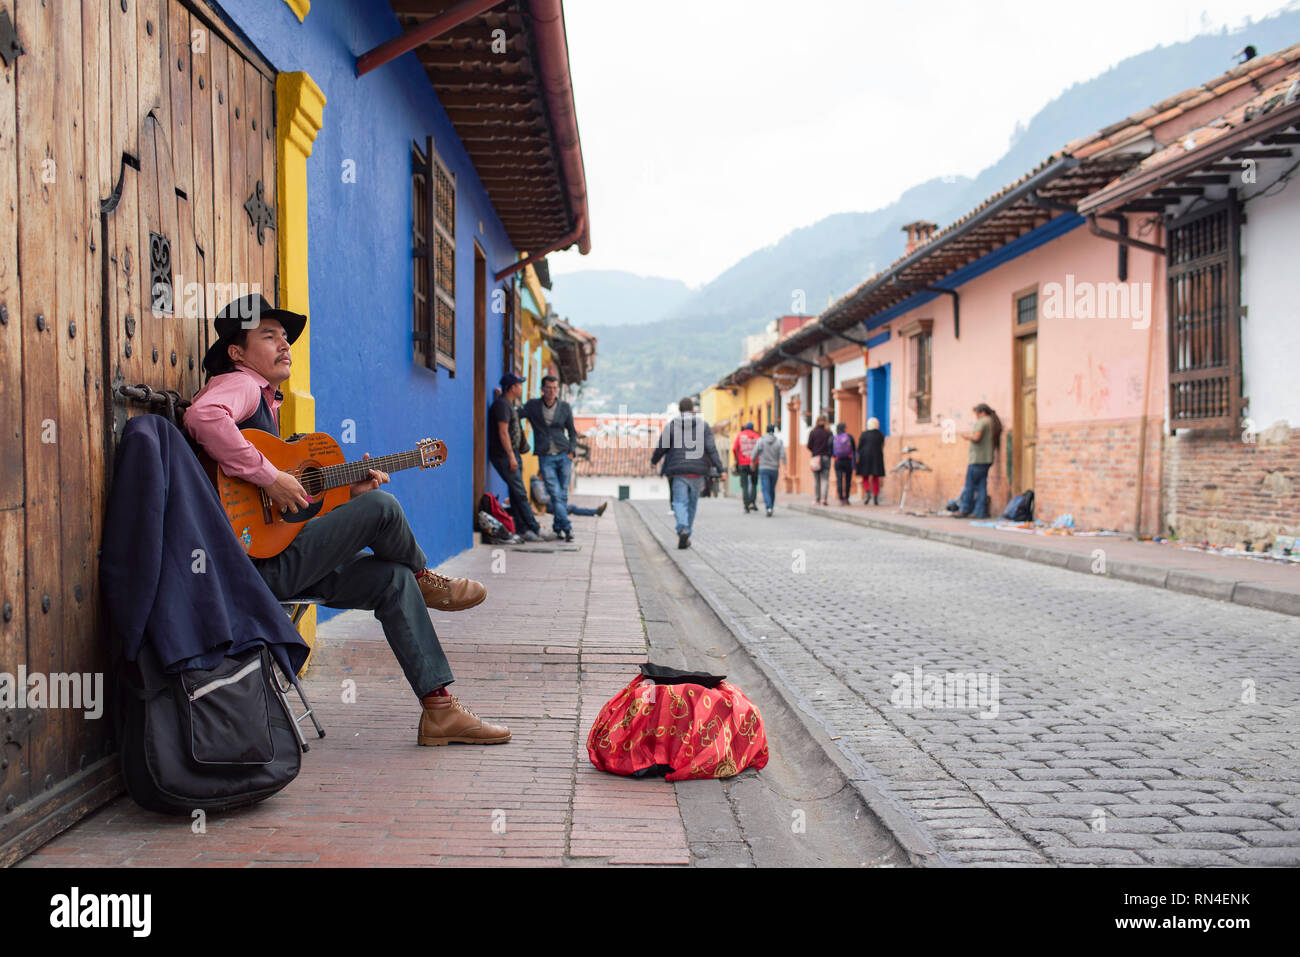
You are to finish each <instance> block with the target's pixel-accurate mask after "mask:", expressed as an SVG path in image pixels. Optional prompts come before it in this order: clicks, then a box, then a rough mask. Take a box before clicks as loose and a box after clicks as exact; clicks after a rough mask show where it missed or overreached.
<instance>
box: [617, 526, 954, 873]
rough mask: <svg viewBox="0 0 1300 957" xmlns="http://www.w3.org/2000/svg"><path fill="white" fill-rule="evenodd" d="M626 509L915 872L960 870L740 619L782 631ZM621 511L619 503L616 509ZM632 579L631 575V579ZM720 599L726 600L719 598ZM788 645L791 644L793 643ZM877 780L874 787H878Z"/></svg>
mask: <svg viewBox="0 0 1300 957" xmlns="http://www.w3.org/2000/svg"><path fill="white" fill-rule="evenodd" d="M628 504H629V507H628V509H627V512H628V513H629V514H630V515H632V516H634V517H635V520H636V521H638V522H641V523H642V525H643V526H644V527H645V529H646V530H647V532H648V533H649V535H650V537H651V538H653V539H654V540H655V541H656V542H657V543H658V544H659V547H660V548H662V549H663V551H664V554H666V555H667V556H668V557H669V559H671V560H672V561H673V563H674V564H676V565H677V567H678V569H679V570H681V572H682V574H683V575H685V576H686V578H687V580H688V581H689V582H690V583H691V585H692V586H693V587H694V588H695V591H696V593H697V594H698V595H699V596H700V598H702V599H703V600H704V602H705V603H706V604H707V605H708V606H709V608H711V609H712V610H713V613H714V614H715V615H717V617H718V620H719V621H720V622H721V623H722V625H723V627H725V628H726V629H727V630H728V631H730V632H731V633H732V635H733V636H734V638H735V639H736V643H737V644H738V645H739V646H740V647H741V648H742V649H743V650H744V652H745V654H746V655H747V656H748V657H749V660H750V662H751V663H752V664H753V665H754V667H755V668H757V669H758V670H759V671H760V672H761V673H762V675H763V677H764V678H765V679H766V681H767V683H768V684H769V685H771V691H772V693H773V694H775V695H778V696H780V697H781V698H782V699H783V700H784V701H785V703H786V705H787V706H788V707H789V709H790V711H791V712H792V713H793V714H794V716H795V717H796V719H797V720H798V721H799V723H800V724H801V725H802V726H803V728H804V731H805V732H806V733H807V735H808V738H809V740H810V741H813V742H815V743H816V744H817V745H818V746H819V747H820V748H821V749H822V751H823V752H824V753H825V754H826V757H827V758H828V759H830V761H831V762H832V763H833V764H834V765H835V767H836V768H837V769H838V770H839V772H840V774H841V775H843V777H844V779H845V780H846V781H847V782H848V783H849V784H850V785H851V786H852V787H853V789H854V790H855V791H856V792H857V793H858V796H859V797H860V798H861V799H862V802H863V803H864V804H865V805H866V806H867V809H868V810H869V811H870V812H871V813H872V814H874V815H875V817H876V819H877V820H878V821H879V822H880V824H881V826H882V827H883V828H884V829H885V830H887V831H889V832H890V834H892V835H893V837H894V840H896V841H897V842H898V844H899V846H900V847H901V848H902V849H903V851H904V852H905V853H906V854H907V857H908V860H909V862H910V863H911V864H912V865H913V866H914V867H962V866H964V865H962V863H961V862H960V861H958V860H956V859H954V858H951V857H950V856H949V855H946V854H944V853H943V851H942V850H941V849H940V848H939V847H938V846H937V845H936V844H935V843H934V840H933V839H932V838H931V837H930V835H929V834H927V833H926V832H925V830H924V829H923V828H922V826H921V825H920V824H919V823H918V822H916V821H915V820H913V819H912V817H911V815H910V814H908V813H907V811H906V810H905V809H903V808H902V807H900V806H899V805H898V803H897V802H896V801H894V799H893V798H891V797H890V796H889V794H888V793H887V792H886V790H885V788H884V787H883V784H884V782H883V779H881V778H880V775H879V773H878V772H877V771H875V769H873V768H871V767H869V766H868V765H866V764H864V763H863V762H862V761H861V760H860V759H858V758H856V756H852V755H849V754H846V753H845V752H844V751H842V750H841V749H840V748H839V747H838V746H836V744H835V742H834V741H832V740H831V739H830V735H829V733H828V732H827V731H826V729H825V728H824V727H823V726H822V725H821V724H820V723H819V721H818V720H817V719H816V717H815V707H814V705H813V704H812V703H811V702H809V701H806V700H803V699H801V698H799V697H798V696H797V695H794V694H792V693H791V692H790V686H789V683H788V682H787V681H785V680H784V679H783V677H782V675H781V674H780V671H779V669H778V668H776V667H775V666H774V665H773V664H772V663H771V662H770V661H768V660H766V658H765V655H764V654H763V652H762V650H761V647H760V646H759V645H758V643H757V642H756V641H755V638H754V635H753V633H752V632H751V631H750V629H749V628H747V627H746V626H745V619H746V618H747V617H748V618H749V619H750V620H751V621H754V623H755V624H756V625H757V619H758V618H759V617H762V618H763V624H762V628H763V629H764V631H765V632H766V633H767V634H768V635H769V636H773V637H775V636H778V635H780V634H784V631H783V629H782V628H781V627H780V626H779V625H778V624H777V623H776V622H775V621H772V620H771V619H770V618H767V617H766V616H761V615H760V613H759V612H758V608H757V606H754V605H753V604H752V603H751V602H750V601H749V600H748V599H747V598H745V596H744V595H742V594H741V593H740V592H739V591H736V589H735V587H734V586H733V585H731V583H730V582H728V581H727V580H726V579H725V578H723V577H722V576H721V575H719V574H718V573H717V572H716V571H715V570H714V569H713V567H712V566H711V565H709V564H708V563H707V562H705V561H704V560H703V559H700V558H698V557H697V556H696V554H695V553H694V552H693V551H691V550H690V549H686V550H678V549H677V547H676V543H675V541H670V540H667V539H665V538H663V537H661V536H660V534H659V529H656V528H655V526H654V525H653V524H652V523H650V522H649V521H647V520H646V519H645V517H644V516H643V515H642V514H641V511H640V509H639V508H638V507H637V506H635V505H631V504H630V503H628ZM621 506H622V503H620V507H621ZM635 574H636V573H635V571H634V572H633V575H634V577H635ZM720 594H721V595H725V596H726V597H725V598H723V597H720ZM747 608H748V609H749V610H750V612H749V613H748V614H747V612H746V609H747ZM652 613H653V612H652V611H651V610H649V609H647V610H645V611H643V614H644V615H645V617H646V623H647V625H649V623H650V616H651V614H652ZM790 640H791V641H793V640H794V639H793V637H791V638H790ZM878 780H879V783H877V781H878Z"/></svg>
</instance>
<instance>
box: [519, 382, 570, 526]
mask: <svg viewBox="0 0 1300 957" xmlns="http://www.w3.org/2000/svg"><path fill="white" fill-rule="evenodd" d="M524 418H526V419H527V420H528V422H529V424H530V425H532V427H533V452H534V453H535V454H536V455H537V471H538V474H540V475H541V477H542V482H543V483H545V485H546V495H547V497H548V498H549V499H550V505H549V506H548V508H549V509H550V510H551V518H552V521H553V522H554V525H553V529H554V531H555V537H556V538H562V539H564V540H565V541H569V542H571V541H573V526H572V524H570V522H569V507H568V506H569V482H570V481H571V480H572V478H573V456H574V453H575V452H576V451H577V450H578V430H577V429H575V428H574V427H573V409H571V408H570V407H569V403H567V402H565V401H564V400H562V399H561V398H560V380H559V379H557V378H556V377H555V376H553V375H548V376H543V377H542V397H541V398H540V399H529V400H528V401H527V402H525V403H524Z"/></svg>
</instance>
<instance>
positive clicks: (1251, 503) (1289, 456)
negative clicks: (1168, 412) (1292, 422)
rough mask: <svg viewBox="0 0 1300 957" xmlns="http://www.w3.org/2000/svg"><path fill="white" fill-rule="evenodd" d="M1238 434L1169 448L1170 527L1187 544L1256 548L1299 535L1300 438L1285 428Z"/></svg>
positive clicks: (1200, 437)
mask: <svg viewBox="0 0 1300 957" xmlns="http://www.w3.org/2000/svg"><path fill="white" fill-rule="evenodd" d="M1253 438H1254V441H1253V442H1248V441H1244V440H1243V436H1242V435H1241V434H1238V433H1231V434H1225V433H1218V434H1205V433H1195V432H1189V433H1184V434H1181V435H1177V436H1173V437H1171V438H1170V439H1169V441H1168V446H1167V448H1168V454H1167V457H1166V460H1165V522H1166V524H1167V526H1168V529H1170V530H1172V533H1173V534H1174V535H1176V536H1177V537H1178V538H1180V539H1182V540H1184V541H1209V542H1211V543H1213V544H1216V545H1234V546H1237V547H1241V545H1242V543H1244V542H1250V543H1251V545H1252V547H1254V548H1255V549H1257V550H1261V549H1263V547H1264V546H1265V545H1266V544H1269V543H1271V542H1272V541H1273V539H1274V537H1275V536H1277V535H1297V534H1300V430H1293V429H1289V428H1288V427H1287V425H1286V424H1285V423H1279V424H1278V425H1275V426H1273V428H1271V429H1268V430H1266V431H1264V432H1261V433H1259V434H1258V435H1255V436H1253Z"/></svg>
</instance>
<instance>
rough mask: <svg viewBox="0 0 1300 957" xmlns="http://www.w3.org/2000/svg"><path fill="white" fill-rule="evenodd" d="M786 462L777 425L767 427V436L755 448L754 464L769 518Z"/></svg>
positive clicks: (774, 505)
mask: <svg viewBox="0 0 1300 957" xmlns="http://www.w3.org/2000/svg"><path fill="white" fill-rule="evenodd" d="M784 461H785V445H784V444H782V442H781V439H780V438H779V437H778V436H777V434H776V424H775V423H773V424H770V425H768V427H767V434H766V435H764V436H763V437H762V438H761V439H759V440H758V442H757V444H755V446H754V464H755V465H756V466H757V468H758V482H759V484H760V485H761V486H762V487H763V504H764V505H765V506H766V507H767V517H768V518H771V517H772V509H774V508H775V507H776V478H777V474H778V472H779V471H780V468H781V463H782V462H784Z"/></svg>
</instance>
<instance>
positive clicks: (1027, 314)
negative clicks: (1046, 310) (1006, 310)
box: [1016, 292, 1038, 326]
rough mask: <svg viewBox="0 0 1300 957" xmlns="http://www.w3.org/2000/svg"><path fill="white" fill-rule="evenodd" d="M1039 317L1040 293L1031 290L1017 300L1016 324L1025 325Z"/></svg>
mask: <svg viewBox="0 0 1300 957" xmlns="http://www.w3.org/2000/svg"><path fill="white" fill-rule="evenodd" d="M1037 318H1038V293H1036V292H1031V293H1030V294H1029V295H1027V296H1021V297H1020V298H1019V299H1017V300H1016V325H1018V326H1023V325H1024V324H1025V323H1027V322H1033V321H1034V320H1035V319H1037Z"/></svg>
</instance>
